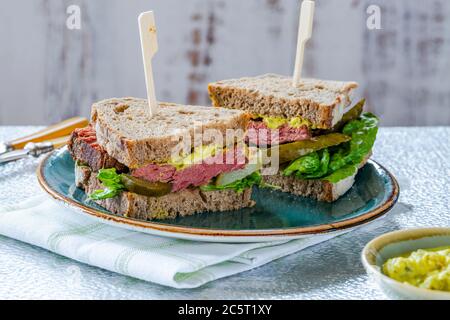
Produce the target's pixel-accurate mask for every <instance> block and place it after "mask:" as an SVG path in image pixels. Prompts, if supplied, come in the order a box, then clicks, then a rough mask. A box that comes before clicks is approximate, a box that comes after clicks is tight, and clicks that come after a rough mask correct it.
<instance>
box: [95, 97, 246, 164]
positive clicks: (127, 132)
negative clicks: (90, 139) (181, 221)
mask: <svg viewBox="0 0 450 320" xmlns="http://www.w3.org/2000/svg"><path fill="white" fill-rule="evenodd" d="M147 108H148V105H147V100H144V99H137V98H113V99H108V100H103V101H100V102H97V103H94V105H93V106H92V112H91V120H92V124H93V126H94V128H95V131H96V133H97V140H98V143H99V144H100V145H101V146H102V147H103V148H105V150H106V151H107V153H108V154H109V155H110V156H111V157H113V158H115V159H117V160H118V161H119V162H120V163H123V164H125V165H126V166H128V167H129V168H138V167H141V166H144V165H146V164H148V163H165V162H167V161H168V160H169V159H170V158H171V155H172V152H173V148H175V147H176V146H179V145H180V141H181V142H182V143H183V144H189V145H190V146H191V147H197V146H199V145H202V144H203V145H207V144H210V143H215V144H217V143H219V141H217V139H216V138H215V137H216V136H214V135H208V134H204V135H200V133H205V131H206V130H209V129H213V130H215V131H209V132H210V133H211V132H213V133H214V132H217V133H218V134H219V135H221V137H222V141H220V142H222V143H223V144H224V145H225V143H226V144H227V145H229V144H231V143H234V142H236V141H242V140H243V139H244V137H245V130H246V127H247V123H248V120H249V115H248V114H246V113H245V112H242V111H239V110H230V109H223V108H211V107H201V106H186V105H178V104H172V103H162V102H161V103H159V111H158V113H157V114H156V115H154V116H153V117H151V118H150V117H149V116H148V113H147ZM227 134H229V137H231V136H233V135H234V139H231V138H230V139H227ZM211 136H213V138H211ZM199 137H200V138H199Z"/></svg>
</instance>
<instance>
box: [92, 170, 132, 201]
mask: <svg viewBox="0 0 450 320" xmlns="http://www.w3.org/2000/svg"><path fill="white" fill-rule="evenodd" d="M97 179H99V180H100V181H101V182H102V184H103V186H104V187H105V188H104V189H99V190H95V191H94V192H92V193H91V194H90V195H89V198H90V199H92V200H103V199H108V198H114V197H116V196H118V195H119V193H120V192H122V191H123V190H124V189H125V186H124V185H123V184H122V179H121V177H120V174H118V173H117V172H116V168H111V169H100V171H99V172H98V174H97Z"/></svg>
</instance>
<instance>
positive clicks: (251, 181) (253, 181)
mask: <svg viewBox="0 0 450 320" xmlns="http://www.w3.org/2000/svg"><path fill="white" fill-rule="evenodd" d="M261 180H262V178H261V174H260V173H259V171H255V172H253V173H252V174H251V175H249V176H247V177H245V178H244V179H241V180H237V181H234V182H232V183H230V184H227V185H223V186H216V185H215V184H214V183H210V184H208V185H205V186H201V187H200V189H201V190H203V191H216V190H224V189H233V190H234V191H236V192H238V193H241V192H243V191H244V190H245V189H248V188H251V187H253V186H254V185H260V184H261Z"/></svg>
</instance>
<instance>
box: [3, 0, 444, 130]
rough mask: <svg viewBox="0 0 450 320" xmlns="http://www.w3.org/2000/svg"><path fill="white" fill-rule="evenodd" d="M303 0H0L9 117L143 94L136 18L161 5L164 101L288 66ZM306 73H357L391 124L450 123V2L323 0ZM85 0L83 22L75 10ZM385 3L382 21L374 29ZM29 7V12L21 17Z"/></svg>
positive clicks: (44, 119) (203, 100)
mask: <svg viewBox="0 0 450 320" xmlns="http://www.w3.org/2000/svg"><path fill="white" fill-rule="evenodd" d="M299 3H300V1H299V0H10V1H6V0H4V1H1V2H0V125H5V124H44V123H50V122H54V121H58V120H60V119H63V118H65V117H68V116H72V115H76V114H82V115H88V114H89V109H90V105H91V103H92V102H93V101H95V100H98V99H103V98H107V97H112V96H139V97H144V96H145V88H144V80H143V71H142V66H141V64H142V62H141V56H140V48H139V38H138V32H137V22H136V17H137V15H138V14H139V12H141V11H146V10H150V9H153V10H155V11H156V18H157V25H158V36H159V52H158V54H157V56H156V58H155V61H154V72H155V77H156V79H155V81H156V89H157V95H158V98H159V99H160V100H167V101H174V102H180V103H192V104H209V99H208V97H207V93H206V85H207V83H208V82H209V81H214V80H218V79H222V78H231V77H240V76H245V75H257V74H261V73H267V72H276V73H281V74H291V72H292V66H293V63H294V61H293V60H294V54H295V39H296V36H297V34H296V33H297V23H298V10H299ZM316 3H317V8H316V17H315V27H314V34H313V39H312V41H311V42H310V43H309V44H308V47H307V53H306V55H307V56H306V61H305V63H306V65H305V74H306V75H307V76H314V77H320V78H330V79H342V80H357V81H358V82H359V83H360V84H361V86H360V89H359V94H360V95H361V96H365V97H367V98H368V102H369V108H370V109H371V110H372V111H375V112H376V113H377V114H379V115H380V116H381V118H382V121H383V124H384V125H450V1H448V0H447V1H446V0H427V1H424V0H317V1H316ZM72 4H76V5H79V6H80V7H81V13H82V28H81V30H69V29H67V28H66V25H65V21H66V18H67V14H66V8H67V7H68V6H69V5H72ZM371 4H375V5H378V6H380V8H381V10H382V15H381V26H382V29H381V30H369V29H368V28H367V27H366V19H367V14H366V9H367V7H368V6H369V5H371ZM19 17H20V19H19Z"/></svg>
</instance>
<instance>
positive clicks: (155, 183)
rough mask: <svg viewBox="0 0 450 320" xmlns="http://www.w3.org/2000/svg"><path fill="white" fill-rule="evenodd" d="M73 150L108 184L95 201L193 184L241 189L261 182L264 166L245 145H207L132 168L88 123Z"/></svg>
mask: <svg viewBox="0 0 450 320" xmlns="http://www.w3.org/2000/svg"><path fill="white" fill-rule="evenodd" d="M69 150H70V152H71V153H72V156H73V158H74V159H75V160H76V161H77V164H78V165H84V166H87V167H89V168H90V169H91V171H93V172H97V178H98V179H99V180H100V181H101V182H102V184H103V186H104V187H105V188H104V189H101V190H96V191H95V192H93V193H92V194H91V195H90V197H91V198H92V199H94V200H101V199H106V198H112V197H115V196H117V195H118V194H119V193H120V192H122V191H132V192H135V193H139V194H144V195H147V196H162V195H165V194H167V193H170V192H178V191H181V190H184V189H187V188H191V187H204V188H206V189H208V190H223V189H234V190H235V191H237V192H241V191H243V190H244V189H246V188H250V187H252V186H253V185H254V184H258V183H259V182H260V181H261V177H260V175H259V172H258V170H259V169H260V166H258V165H255V164H254V163H250V158H249V156H250V155H251V154H252V153H250V152H249V149H248V148H247V147H246V146H245V145H241V146H239V145H235V146H234V147H229V148H223V147H218V146H203V147H201V148H199V150H194V152H192V153H191V154H189V155H187V156H185V157H183V158H180V159H176V160H174V161H169V162H167V163H164V164H157V163H151V164H148V165H145V166H143V167H141V168H137V169H130V168H128V167H126V166H125V165H123V164H121V163H119V162H117V161H116V160H115V159H113V158H112V157H110V156H109V155H108V153H107V152H106V150H105V149H104V148H103V147H102V146H101V145H99V144H98V142H97V138H96V133H95V130H94V128H92V126H88V127H86V128H82V129H76V130H75V131H74V132H73V134H72V139H71V143H70V145H69Z"/></svg>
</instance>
